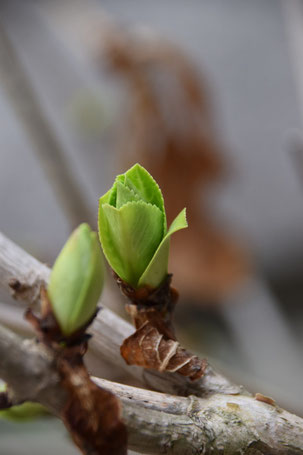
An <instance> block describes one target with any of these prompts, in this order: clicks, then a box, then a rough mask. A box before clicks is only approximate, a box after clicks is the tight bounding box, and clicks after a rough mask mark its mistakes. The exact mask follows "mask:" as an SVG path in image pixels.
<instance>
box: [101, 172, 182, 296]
mask: <svg viewBox="0 0 303 455" xmlns="http://www.w3.org/2000/svg"><path fill="white" fill-rule="evenodd" d="M185 227H187V222H186V218H185V209H184V210H183V211H182V212H181V213H180V214H179V215H178V216H177V218H176V219H175V220H174V221H173V223H172V225H171V227H170V229H169V230H168V231H167V226H166V214H165V208H164V201H163V197H162V193H161V191H160V188H159V186H158V185H157V183H156V182H155V181H154V179H153V178H152V177H151V175H150V174H149V173H148V172H147V171H146V170H145V169H144V168H143V167H142V166H140V165H139V164H136V165H135V166H133V167H132V168H131V169H129V170H128V171H127V172H126V173H125V174H122V175H119V176H118V177H117V178H116V180H115V183H114V185H113V186H112V188H111V189H110V190H109V191H108V192H107V193H106V194H105V195H104V196H102V197H101V198H100V204H99V236H100V241H101V245H102V248H103V251H104V254H105V257H106V259H107V260H108V262H109V264H110V266H111V267H112V269H113V270H114V272H115V273H116V274H117V275H118V276H119V277H120V278H121V279H122V280H123V281H124V282H125V283H128V284H129V285H130V286H132V287H133V288H134V289H138V288H140V287H143V286H148V287H150V288H156V287H158V286H159V285H160V284H161V283H162V282H163V280H164V279H165V277H166V276H167V266H168V255H169V240H170V236H171V235H172V234H173V233H174V232H176V231H178V230H179V229H183V228H185Z"/></svg>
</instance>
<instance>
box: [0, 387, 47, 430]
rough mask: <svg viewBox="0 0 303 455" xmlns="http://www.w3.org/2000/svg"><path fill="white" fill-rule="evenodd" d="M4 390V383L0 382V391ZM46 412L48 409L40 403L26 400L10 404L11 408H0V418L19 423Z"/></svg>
mask: <svg viewBox="0 0 303 455" xmlns="http://www.w3.org/2000/svg"><path fill="white" fill-rule="evenodd" d="M5 391H6V384H0V392H5ZM48 414H49V412H48V410H47V409H46V408H45V407H44V406H42V404H39V403H33V402H31V401H26V402H25V403H22V404H18V405H16V406H12V407H11V408H8V409H2V410H0V419H4V420H10V421H11V422H17V423H19V422H20V423H21V422H27V421H28V420H32V419H37V418H39V417H44V416H46V415H48Z"/></svg>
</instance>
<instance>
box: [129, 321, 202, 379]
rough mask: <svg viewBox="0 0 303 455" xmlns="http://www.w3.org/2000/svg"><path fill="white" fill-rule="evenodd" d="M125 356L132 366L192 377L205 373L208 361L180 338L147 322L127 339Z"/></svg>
mask: <svg viewBox="0 0 303 455" xmlns="http://www.w3.org/2000/svg"><path fill="white" fill-rule="evenodd" d="M121 355H122V357H123V358H124V360H125V361H126V362H127V363H128V364H129V365H138V366H141V367H143V368H151V369H153V370H157V371H161V372H164V371H166V372H169V373H176V372H177V373H180V374H182V375H183V376H187V377H189V378H190V379H191V380H195V379H199V378H200V377H201V376H203V374H204V372H205V369H206V366H207V361H206V360H205V359H199V357H197V356H195V355H193V354H191V353H189V352H188V351H186V350H185V349H184V348H182V347H181V346H180V344H179V342H178V341H176V340H174V339H170V338H168V337H166V336H165V335H164V334H163V333H161V332H160V331H159V330H158V329H157V328H156V327H154V326H153V324H151V323H150V322H148V321H146V322H145V323H144V324H143V325H142V326H141V327H140V328H139V329H137V330H136V332H135V333H134V334H133V335H131V336H130V337H128V338H126V340H124V342H123V344H122V346H121Z"/></svg>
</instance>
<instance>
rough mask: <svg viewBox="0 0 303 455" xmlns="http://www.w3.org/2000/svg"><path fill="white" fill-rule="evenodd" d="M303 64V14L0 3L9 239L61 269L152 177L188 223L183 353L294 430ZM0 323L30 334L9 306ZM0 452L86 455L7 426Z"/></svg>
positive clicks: (54, 0)
mask: <svg viewBox="0 0 303 455" xmlns="http://www.w3.org/2000/svg"><path fill="white" fill-rule="evenodd" d="M302 62H303V1H302V0H287V1H284V2H283V1H276V0H266V1H264V0H255V1H254V2H252V1H248V0H246V1H243V0H229V1H228V2H226V1H224V0H200V1H198V0H186V1H185V0H174V1H170V0H162V1H161V2H160V1H154V2H147V1H139V0H99V1H98V0H86V1H83V0H27V1H26V2H25V1H22V0H9V1H8V0H7V1H4V0H1V1H0V118H1V122H0V210H1V211H0V213H1V218H0V229H1V230H2V231H3V232H4V233H5V234H6V235H7V236H8V237H10V238H11V239H12V240H14V241H15V242H17V243H18V244H20V245H21V246H22V247H23V248H24V249H26V250H27V251H29V252H30V253H31V254H33V255H34V256H36V257H37V258H38V259H40V260H41V261H43V262H46V263H48V264H49V265H51V264H52V262H53V260H54V259H55V257H56V256H57V254H58V253H59V251H60V248H61V246H62V245H63V243H64V242H65V240H66V238H67V237H68V235H69V233H70V232H71V230H72V229H73V228H74V227H75V226H77V225H78V224H79V223H80V222H82V221H88V222H89V223H90V224H91V225H92V226H93V227H95V228H96V214H97V203H98V198H99V197H100V196H101V195H102V194H103V193H104V192H105V191H106V190H107V189H108V187H109V186H110V185H111V182H112V180H113V178H114V176H115V175H116V174H117V173H118V172H124V171H125V170H126V169H127V168H128V167H130V166H131V165H132V164H134V163H135V162H139V163H141V164H142V165H143V166H145V167H146V168H147V169H148V170H149V171H150V172H151V174H152V175H153V176H154V177H155V179H156V180H157V181H158V182H159V184H160V186H161V188H162V189H163V193H164V197H165V201H166V209H167V213H168V218H169V220H170V221H171V220H172V218H173V217H174V216H175V215H176V214H177V213H178V211H179V210H181V209H182V208H183V207H184V206H186V207H187V210H188V221H189V229H187V230H186V231H183V232H180V233H178V234H176V236H175V238H174V239H173V240H172V244H171V263H170V271H171V272H172V273H174V285H175V286H176V287H177V288H178V290H179V292H180V302H179V304H178V306H177V311H176V317H175V319H176V327H177V333H178V336H179V338H180V340H182V342H183V343H184V344H185V345H186V346H187V347H189V348H190V349H192V350H193V351H195V352H197V353H200V354H201V355H205V356H207V357H209V358H210V359H211V361H212V363H213V364H215V365H216V366H217V367H218V368H220V369H221V370H222V371H223V372H224V373H225V374H226V375H228V376H230V377H232V378H233V379H234V380H235V381H237V382H239V383H243V384H245V385H246V386H247V388H249V389H250V390H251V391H252V392H262V393H264V394H266V395H269V396H272V397H273V398H275V399H276V401H277V402H278V404H279V405H281V406H283V407H286V408H287V409H288V410H291V411H293V412H295V413H297V414H299V415H301V416H302V415H303V396H302V378H303V354H302V346H303V334H302V329H303V305H302V302H303V279H302V277H303V186H302V184H303V139H302V137H303V136H302V121H303V63H302ZM108 288H109V289H110V291H108V292H110V295H111V296H112V297H113V298H110V299H107V301H108V305H109V306H111V307H112V308H113V309H114V310H115V311H118V312H119V314H120V315H124V312H123V305H121V301H120V296H119V293H118V292H117V291H116V289H114V287H113V286H112V282H111V280H110V279H109V280H108ZM0 320H1V322H3V323H6V324H7V325H9V326H10V327H13V328H15V329H17V330H21V331H24V330H26V328H25V327H24V324H23V322H22V312H21V311H20V310H19V309H18V308H17V306H16V305H13V304H12V301H11V300H10V298H9V296H7V295H1V304H0ZM90 368H91V370H92V371H93V372H94V373H98V374H99V375H100V376H106V377H108V378H112V379H113V380H120V379H121V380H123V378H119V377H118V376H117V373H116V372H114V371H111V370H110V369H109V368H108V367H105V366H103V365H102V364H101V363H100V361H99V360H98V359H97V358H95V357H93V356H92V357H91V359H90ZM103 368H104V369H103ZM0 438H1V445H0V447H1V448H0V453H1V454H3V455H17V454H20V453H22V454H31V455H35V454H40V453H41V447H43V452H44V454H45V455H47V454H48V453H49V454H51V453H53V451H54V448H55V449H56V450H57V451H58V453H62V454H64V455H65V454H66V455H69V454H76V453H77V451H76V450H75V449H74V448H73V446H72V445H71V444H70V443H69V440H68V437H67V436H66V434H65V431H64V429H63V428H62V426H61V425H60V423H59V422H57V421H55V420H51V421H49V420H46V421H45V420H42V421H35V422H32V423H27V424H24V425H16V424H12V423H8V422H6V421H1V420H0ZM45 441H49V442H48V443H47V444H46V443H45ZM21 447H22V449H21Z"/></svg>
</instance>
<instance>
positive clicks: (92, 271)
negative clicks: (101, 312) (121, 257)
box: [47, 223, 104, 336]
mask: <svg viewBox="0 0 303 455" xmlns="http://www.w3.org/2000/svg"><path fill="white" fill-rule="evenodd" d="M103 283H104V261H103V258H102V254H101V249H100V246H99V242H98V237H97V234H96V233H95V232H92V231H91V229H90V227H89V226H88V225H87V224H85V223H83V224H81V225H80V226H79V227H78V228H77V229H76V230H75V231H74V232H73V233H72V235H71V236H70V237H69V239H68V241H67V242H66V244H65V245H64V247H63V249H62V251H61V252H60V254H59V256H58V257H57V259H56V261H55V264H54V266H53V269H52V272H51V276H50V282H49V285H48V289H47V293H48V297H49V300H50V303H51V306H52V310H53V312H54V315H55V317H56V320H57V322H58V324H59V326H60V329H61V331H62V333H63V334H64V335H66V336H69V335H71V334H72V333H74V332H76V331H77V330H78V329H80V328H81V327H83V326H84V325H85V324H86V323H87V322H88V321H89V320H90V319H91V317H92V316H93V314H94V312H95V311H96V307H97V302H98V300H99V297H100V294H101V291H102V288H103Z"/></svg>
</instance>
